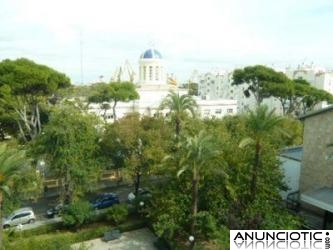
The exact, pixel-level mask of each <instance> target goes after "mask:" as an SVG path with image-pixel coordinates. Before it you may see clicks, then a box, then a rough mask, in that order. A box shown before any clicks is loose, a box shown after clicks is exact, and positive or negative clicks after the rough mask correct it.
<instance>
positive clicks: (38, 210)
mask: <svg viewBox="0 0 333 250" xmlns="http://www.w3.org/2000/svg"><path fill="white" fill-rule="evenodd" d="M132 190H133V186H129V185H127V184H117V183H116V182H111V181H109V182H103V183H101V185H100V189H98V190H96V191H94V192H91V193H88V194H87V195H85V199H86V200H87V201H89V200H92V199H94V198H95V197H96V196H97V195H98V194H100V193H105V192H114V193H116V194H118V195H119V200H120V202H126V200H127V196H128V194H129V193H130V192H131V191H132ZM58 203H59V192H58V191H57V189H49V190H48V191H47V192H45V193H44V195H43V196H42V197H40V198H38V199H37V200H36V201H24V202H23V203H22V207H31V208H32V209H33V210H34V212H35V215H36V222H35V223H34V224H30V225H24V229H26V228H33V227H36V226H38V225H41V224H47V223H49V222H50V223H52V222H53V221H59V219H60V218H57V217H56V218H53V219H48V218H47V217H46V210H47V209H49V208H52V207H54V206H55V205H57V204H58Z"/></svg>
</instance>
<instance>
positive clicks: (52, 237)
mask: <svg viewBox="0 0 333 250" xmlns="http://www.w3.org/2000/svg"><path fill="white" fill-rule="evenodd" d="M143 227H145V222H144V221H143V220H142V219H140V218H137V217H134V216H131V217H130V218H129V219H128V220H127V221H126V222H125V223H122V224H120V225H119V226H114V225H111V223H110V222H96V223H93V224H89V225H86V226H85V227H83V228H81V229H80V230H78V231H71V230H68V229H64V228H62V229H59V228H58V229H55V230H54V231H51V228H45V229H40V230H39V231H35V232H24V231H22V232H15V233H9V234H7V235H6V237H5V239H6V240H5V247H6V249H13V250H15V249H17V250H25V249H27V250H30V249H43V250H53V249H54V250H55V249H57V250H59V249H60V250H62V249H70V246H71V245H72V244H74V243H78V242H82V241H87V240H91V239H95V238H99V237H102V236H103V235H104V233H105V232H107V231H110V230H111V229H115V228H117V229H119V230H120V231H121V232H126V231H131V230H135V229H139V228H143ZM29 231H30V230H29ZM44 231H45V232H46V233H43V232H44ZM34 233H35V234H34Z"/></svg>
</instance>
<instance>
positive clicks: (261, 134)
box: [239, 106, 286, 201]
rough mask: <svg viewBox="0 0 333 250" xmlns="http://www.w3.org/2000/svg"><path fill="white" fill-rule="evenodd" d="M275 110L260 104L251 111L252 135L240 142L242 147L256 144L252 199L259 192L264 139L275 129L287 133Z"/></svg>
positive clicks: (250, 127)
mask: <svg viewBox="0 0 333 250" xmlns="http://www.w3.org/2000/svg"><path fill="white" fill-rule="evenodd" d="M274 111H275V110H274V109H273V110H271V111H269V110H268V107H267V106H259V107H258V108H257V109H256V110H255V112H253V111H250V112H249V116H248V117H247V127H248V128H249V130H250V133H251V136H250V137H247V138H244V139H243V140H242V141H241V142H240V144H239V146H240V147H241V148H244V147H246V146H249V145H252V146H254V161H253V167H252V171H251V172H252V174H251V175H252V176H251V185H250V194H251V200H252V201H253V200H255V198H256V193H257V182H258V173H259V171H260V168H261V154H262V141H263V139H264V138H265V137H267V136H268V135H269V134H270V133H271V132H272V131H273V130H275V129H279V130H280V132H282V133H286V132H284V131H282V129H281V127H280V126H279V125H280V124H281V122H282V117H279V116H276V115H275V114H274Z"/></svg>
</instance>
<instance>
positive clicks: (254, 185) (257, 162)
mask: <svg viewBox="0 0 333 250" xmlns="http://www.w3.org/2000/svg"><path fill="white" fill-rule="evenodd" d="M260 151H261V145H260V141H259V140H258V141H257V142H256V150H255V156H254V165H253V169H252V180H251V200H252V201H254V200H255V199H256V194H257V182H258V181H257V179H258V171H259V167H260Z"/></svg>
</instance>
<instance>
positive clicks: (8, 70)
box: [0, 58, 70, 96]
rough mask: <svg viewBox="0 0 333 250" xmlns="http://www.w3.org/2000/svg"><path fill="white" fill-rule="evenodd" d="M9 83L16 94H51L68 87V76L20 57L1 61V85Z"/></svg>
mask: <svg viewBox="0 0 333 250" xmlns="http://www.w3.org/2000/svg"><path fill="white" fill-rule="evenodd" d="M3 85H8V86H10V88H11V89H12V93H13V94H14V95H34V96H38V95H50V94H52V93H54V92H55V91H56V90H57V89H59V88H64V87H68V86H69V85H70V80H69V78H68V77H67V76H65V75H64V74H62V73H59V72H57V71H56V70H54V69H51V68H49V67H47V66H45V65H40V64H37V63H35V62H33V61H31V60H28V59H25V58H20V59H16V60H9V59H6V60H3V61H2V62H0V86H3Z"/></svg>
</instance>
